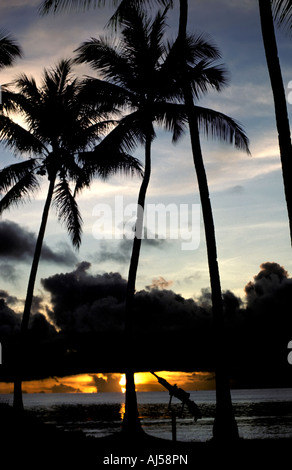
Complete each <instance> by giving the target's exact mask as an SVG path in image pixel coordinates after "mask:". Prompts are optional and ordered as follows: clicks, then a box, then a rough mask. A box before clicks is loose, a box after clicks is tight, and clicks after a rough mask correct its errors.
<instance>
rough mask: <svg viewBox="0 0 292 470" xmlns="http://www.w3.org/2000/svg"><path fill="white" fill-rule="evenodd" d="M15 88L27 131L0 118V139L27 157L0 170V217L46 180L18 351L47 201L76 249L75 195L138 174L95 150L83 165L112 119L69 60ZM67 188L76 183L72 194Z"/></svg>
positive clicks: (130, 164)
mask: <svg viewBox="0 0 292 470" xmlns="http://www.w3.org/2000/svg"><path fill="white" fill-rule="evenodd" d="M15 86H16V90H17V92H14V93H13V92H11V93H10V98H11V100H12V101H13V104H14V108H16V109H18V111H19V114H20V116H22V118H23V119H24V120H25V124H26V127H22V126H21V125H19V124H17V123H16V122H14V121H13V120H12V119H11V117H10V116H9V113H8V114H7V113H6V114H2V115H0V141H1V142H2V143H3V144H4V145H6V146H7V147H9V148H11V149H13V150H14V151H15V152H16V153H19V154H21V155H25V156H27V155H29V154H30V155H31V156H30V157H29V158H27V159H25V160H23V161H21V162H20V163H16V164H12V165H9V166H8V167H5V168H4V169H2V170H1V171H0V191H1V194H2V198H1V200H0V213H2V212H3V211H4V210H5V209H7V208H9V207H11V206H12V205H18V204H19V203H20V202H22V201H23V200H25V199H26V198H28V197H29V196H30V195H33V194H34V193H35V191H36V190H37V189H38V188H39V186H40V182H41V180H42V179H44V178H47V180H48V190H47V196H46V200H45V204H44V208H43V213H42V218H41V224H40V228H39V233H38V237H37V241H36V246H35V251H34V256H33V261H32V266H31V271H30V276H29V281H28V287H27V293H26V299H25V305H24V311H23V315H22V321H21V330H20V348H23V347H24V345H25V339H26V334H27V330H28V324H29V318H30V310H31V305H32V300H33V292H34V286H35V281H36V275H37V270H38V266H39V261H40V256H41V250H42V245H43V240H44V235H45V230H46V225H47V220H48V215H49V210H50V208H51V205H52V203H53V204H54V205H55V207H56V210H57V214H58V219H59V220H60V221H61V222H64V223H65V225H66V227H67V230H68V233H69V235H70V237H71V240H72V243H73V246H74V247H75V248H76V249H78V248H79V246H80V243H81V233H82V218H81V214H80V212H79V209H78V205H77V202H76V199H75V193H78V192H80V191H81V190H82V188H84V187H86V186H89V185H90V182H91V180H92V178H93V177H94V175H98V176H100V177H101V178H107V177H108V176H109V175H111V174H113V173H116V172H117V171H119V170H121V171H125V172H129V171H137V172H140V170H141V168H140V164H139V162H138V161H137V160H136V159H135V158H132V157H130V156H129V155H126V154H124V153H122V152H120V153H115V154H114V153H112V154H107V155H105V154H102V152H100V153H99V154H98V155H96V158H95V160H93V159H92V158H91V159H88V163H87V158H86V157H84V155H83V153H82V152H84V150H88V149H90V147H92V146H93V145H94V144H96V143H97V141H98V139H100V137H101V136H102V134H103V133H104V132H105V131H106V130H107V129H108V126H109V125H110V124H111V121H109V120H108V119H105V118H106V117H107V111H106V110H105V107H103V109H102V110H101V108H99V107H98V106H91V105H89V104H88V103H86V100H85V99H84V98H85V94H84V90H83V86H82V82H81V80H79V79H77V78H74V76H73V75H72V61H71V60H63V61H61V62H60V63H59V64H58V65H57V66H56V67H54V68H53V69H51V70H46V69H45V71H44V75H43V83H42V85H41V86H40V87H38V86H37V84H36V82H35V80H34V79H33V78H29V77H27V76H26V75H22V76H20V77H19V78H18V79H17V80H16V81H15ZM79 154H80V157H79ZM72 185H75V190H74V192H73V188H72ZM20 354H22V351H21V350H20ZM20 357H21V356H20ZM20 366H21V361H20ZM20 366H19V367H18V370H17V372H16V379H15V386H14V406H15V408H17V409H22V408H23V403H22V392H21V372H20V368H21V367H20Z"/></svg>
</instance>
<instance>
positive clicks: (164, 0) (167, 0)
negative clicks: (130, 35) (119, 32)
mask: <svg viewBox="0 0 292 470" xmlns="http://www.w3.org/2000/svg"><path fill="white" fill-rule="evenodd" d="M156 5H162V6H164V7H170V8H171V7H172V6H173V1H172V0H121V1H120V4H119V6H118V8H117V9H116V11H115V13H114V14H113V15H112V17H111V18H110V20H109V22H108V26H112V27H113V28H114V29H117V26H118V24H122V23H123V21H124V19H125V18H126V17H127V15H128V14H129V11H133V9H134V10H136V11H139V12H141V10H142V8H144V9H145V8H146V7H149V8H151V7H154V6H156Z"/></svg>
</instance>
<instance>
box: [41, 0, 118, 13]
mask: <svg viewBox="0 0 292 470" xmlns="http://www.w3.org/2000/svg"><path fill="white" fill-rule="evenodd" d="M105 3H106V0H45V1H43V2H42V3H41V5H40V7H39V13H40V14H41V15H46V14H48V13H51V12H53V13H59V12H61V11H66V10H67V11H70V10H71V11H72V10H74V11H79V10H86V9H88V8H90V7H92V8H96V7H97V6H104V5H105ZM116 3H117V2H116V0H112V4H113V5H115V4H116Z"/></svg>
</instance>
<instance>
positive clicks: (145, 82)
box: [78, 10, 248, 429]
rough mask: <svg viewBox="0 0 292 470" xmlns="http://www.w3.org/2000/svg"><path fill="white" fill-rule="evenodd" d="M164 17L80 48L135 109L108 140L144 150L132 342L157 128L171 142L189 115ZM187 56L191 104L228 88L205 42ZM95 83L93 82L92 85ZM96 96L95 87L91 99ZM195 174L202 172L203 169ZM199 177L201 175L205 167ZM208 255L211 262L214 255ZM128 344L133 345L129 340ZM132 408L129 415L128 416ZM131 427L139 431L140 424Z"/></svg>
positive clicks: (215, 128) (241, 138)
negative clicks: (167, 132) (112, 40)
mask: <svg viewBox="0 0 292 470" xmlns="http://www.w3.org/2000/svg"><path fill="white" fill-rule="evenodd" d="M165 14H166V11H165V12H164V13H163V14H162V15H161V14H158V15H157V17H156V18H155V20H154V21H153V23H152V24H151V23H149V22H147V20H144V19H143V14H142V13H141V12H139V13H138V12H137V11H134V12H133V11H132V12H131V11H130V10H128V11H127V15H126V17H124V18H123V20H122V26H123V29H122V31H121V35H122V43H120V44H118V45H116V46H113V45H111V44H109V42H108V41H107V40H103V39H98V40H97V39H91V40H90V41H87V42H86V43H84V44H83V45H82V46H80V48H79V49H78V53H79V55H78V61H85V62H87V63H90V64H91V65H92V66H93V67H94V68H96V69H98V71H99V73H102V75H103V77H104V78H105V79H106V80H108V81H109V82H110V86H109V87H108V90H107V95H108V93H109V91H110V90H111V92H112V93H117V95H118V97H119V99H121V97H124V99H125V105H124V106H126V105H127V106H128V107H130V109H134V110H133V111H132V112H130V113H129V114H128V115H127V116H126V117H125V118H123V119H122V121H121V124H120V126H117V128H116V129H115V130H114V131H113V135H111V134H109V136H108V137H107V138H106V139H108V138H109V139H110V138H112V139H113V140H114V141H115V142H117V141H118V140H119V139H121V142H123V144H125V139H126V142H127V144H128V143H130V145H133V138H134V143H136V141H138V140H140V141H142V142H144V145H145V174H144V179H143V182H142V185H141V188H140V192H139V197H138V207H139V208H142V210H141V212H140V213H139V212H138V218H137V223H136V234H135V238H134V243H133V251H132V257H131V262H130V268H129V277H128V290H127V304H126V312H127V313H126V326H127V328H126V331H127V334H128V335H129V336H128V338H130V337H131V331H132V322H133V319H132V307H133V301H134V293H135V282H136V274H137V268H138V261H139V253H140V247H141V236H142V226H143V209H144V205H145V197H146V191H147V186H148V183H149V179H150V172H151V142H152V140H153V137H154V128H153V123H154V122H156V123H158V124H159V123H166V124H167V127H168V128H169V129H171V130H172V131H173V137H174V139H175V140H176V139H177V138H178V137H179V136H180V135H181V134H182V132H183V131H184V130H185V124H186V122H187V118H188V114H190V112H188V109H187V107H186V106H185V105H184V104H182V103H183V101H184V97H185V96H184V95H185V93H184V89H183V86H182V76H181V68H180V66H179V65H178V64H180V59H179V57H180V54H181V48H180V47H178V42H177V43H176V44H175V45H174V46H173V47H171V46H170V45H169V47H168V48H166V47H165V46H163V44H162V37H163V36H162V33H163V28H162V27H163V25H164V19H165ZM184 51H186V54H187V56H186V58H187V60H188V64H189V66H188V76H189V78H190V80H191V82H190V83H191V86H192V88H191V90H192V95H191V97H192V100H193V95H195V96H196V97H197V98H199V96H200V95H201V94H203V93H205V92H207V90H208V88H210V87H211V88H215V89H217V90H220V89H221V88H222V87H223V86H224V85H225V74H224V70H223V69H222V68H221V67H218V66H215V65H213V63H212V61H214V60H215V59H217V58H218V56H219V53H218V51H217V49H216V48H215V47H214V46H213V45H211V44H210V43H208V42H207V41H206V40H205V39H204V37H202V36H193V37H188V38H187V40H186V41H185V43H184ZM190 64H192V67H191V66H190ZM93 83H94V82H91V86H92V85H93ZM97 83H98V82H97ZM94 95H95V93H94V91H93V88H92V96H94ZM191 113H192V114H193V113H195V115H196V129H197V131H198V126H200V127H201V128H202V129H204V130H205V131H206V133H207V134H208V133H210V134H211V135H213V136H217V137H219V138H220V139H222V140H226V141H228V142H231V143H234V144H235V146H236V147H238V148H243V149H245V150H248V141H247V138H246V136H245V134H244V132H243V131H242V129H241V128H240V126H239V125H238V124H237V123H236V122H235V121H234V120H232V119H231V118H229V117H228V116H225V115H223V114H222V113H218V112H215V111H213V110H211V109H204V108H201V107H198V106H194V105H193V101H192V107H191ZM192 135H193V134H192ZM117 137H118V138H117ZM106 139H105V140H106ZM192 144H193V151H194V155H196V154H197V152H198V150H199V151H200V147H198V145H199V139H198V136H197V138H196V140H195V139H194V135H193V139H192ZM198 159H199V157H196V163H197V160H198ZM201 160H202V159H201ZM200 164H202V161H201V163H200ZM198 165H199V164H198V163H197V166H198ZM203 168H204V167H203ZM197 170H198V171H199V168H197ZM200 175H202V169H201V168H200ZM205 184H206V181H205ZM203 190H205V188H204V186H203V185H202V184H201V185H200V191H202V197H207V196H206V192H205V193H203ZM208 199H209V198H208ZM205 212H206V211H205ZM205 218H206V215H205ZM213 241H214V240H213ZM209 254H210V257H211V253H210V250H209ZM213 254H214V253H213ZM216 261H217V258H216ZM212 287H213V286H212ZM220 292H221V291H220ZM129 344H131V341H130V339H129ZM131 354H133V352H132V351H131V350H129V351H128V361H130V362H131V358H130V356H131ZM126 376H127V387H126V413H125V425H127V418H128V420H129V421H130V422H131V423H132V422H136V423H138V415H137V405H136V398H135V386H134V380H133V367H132V368H131V370H128V371H127V373H126ZM130 397H131V398H130ZM128 409H129V410H131V411H129V412H128V414H127V411H128ZM133 428H134V429H137V428H139V424H137V425H136V427H135V426H133Z"/></svg>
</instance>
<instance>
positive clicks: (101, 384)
mask: <svg viewBox="0 0 292 470" xmlns="http://www.w3.org/2000/svg"><path fill="white" fill-rule="evenodd" d="M157 375H159V376H160V377H163V378H164V379H166V380H167V381H168V382H169V383H170V384H171V385H174V384H176V385H177V386H178V387H181V388H183V389H185V390H208V389H214V379H213V374H211V373H209V372H169V371H158V372H157ZM135 384H136V391H137V392H160V391H161V392H162V391H165V389H164V388H163V387H162V385H160V384H159V383H158V381H157V379H156V377H154V376H153V375H152V374H151V373H150V372H138V373H136V374H135ZM23 391H24V393H102V392H122V393H125V391H126V377H125V374H119V373H113V374H101V373H100V374H80V375H74V376H68V377H59V378H57V377H54V378H48V379H44V380H32V381H30V382H23ZM12 392H13V384H12V383H7V384H6V383H0V393H12Z"/></svg>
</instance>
